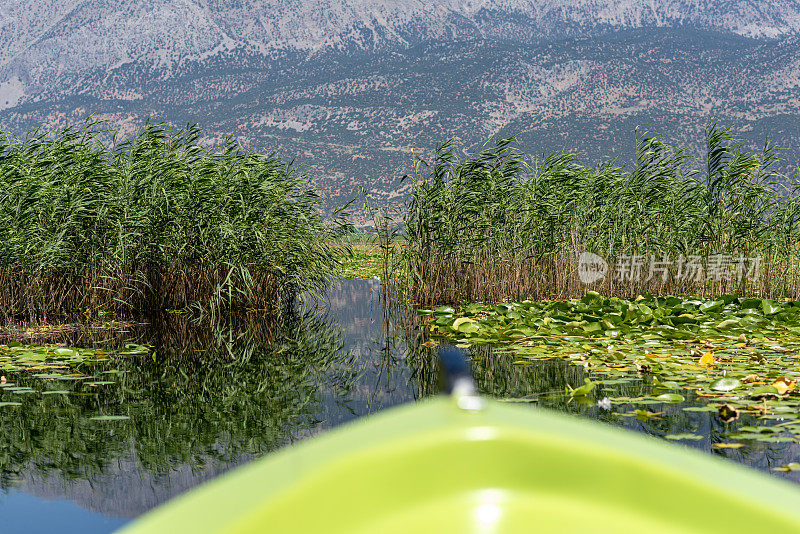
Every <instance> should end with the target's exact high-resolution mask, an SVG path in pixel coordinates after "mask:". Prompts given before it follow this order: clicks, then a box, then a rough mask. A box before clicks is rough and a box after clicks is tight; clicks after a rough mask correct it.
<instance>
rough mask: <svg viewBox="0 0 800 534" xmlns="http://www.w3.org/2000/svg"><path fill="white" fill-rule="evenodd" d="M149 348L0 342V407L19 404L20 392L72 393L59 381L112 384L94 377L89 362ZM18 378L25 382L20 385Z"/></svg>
mask: <svg viewBox="0 0 800 534" xmlns="http://www.w3.org/2000/svg"><path fill="white" fill-rule="evenodd" d="M149 352H150V348H149V347H146V346H143V345H135V344H129V345H127V346H126V347H125V349H124V350H122V351H118V352H114V353H113V354H112V353H108V352H105V351H103V350H100V349H86V348H74V347H64V346H57V345H25V344H22V343H19V342H12V343H9V344H7V345H0V408H2V407H19V406H22V404H23V403H22V402H21V401H20V399H21V397H20V396H26V397H27V396H30V395H34V396H35V395H38V394H41V395H69V394H73V393H76V392H75V391H74V388H73V389H66V388H65V386H63V384H69V383H73V384H74V383H78V382H80V383H81V385H82V386H85V387H97V386H103V385H112V384H114V383H115V382H113V381H109V380H96V379H94V378H93V374H94V373H93V372H92V369H93V367H92V366H93V365H95V364H99V363H101V362H106V361H108V360H110V358H112V357H125V356H145V355H147V354H148V353H149ZM97 372H99V373H100V374H101V375H111V374H116V373H118V371H115V370H113V369H112V370H110V371H109V370H105V371H97ZM19 381H22V382H23V383H26V384H27V385H22V384H20V383H19ZM51 384H62V386H59V387H57V388H56V389H53V388H52V387H49V385H51ZM32 386H33V387H32ZM81 394H85V393H81ZM90 419H91V420H95V421H119V420H124V419H128V417H127V416H118V415H99V416H96V417H91V418H90Z"/></svg>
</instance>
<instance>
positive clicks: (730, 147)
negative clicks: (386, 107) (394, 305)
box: [0, 122, 800, 322]
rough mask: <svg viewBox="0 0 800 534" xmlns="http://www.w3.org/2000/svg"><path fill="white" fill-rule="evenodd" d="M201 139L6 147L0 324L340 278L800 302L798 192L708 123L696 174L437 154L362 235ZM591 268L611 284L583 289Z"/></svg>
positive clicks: (426, 290) (665, 157)
mask: <svg viewBox="0 0 800 534" xmlns="http://www.w3.org/2000/svg"><path fill="white" fill-rule="evenodd" d="M204 135H205V133H204V131H203V130H202V129H200V128H199V127H197V126H187V127H186V128H183V129H176V128H172V127H169V126H165V125H161V124H156V125H153V124H147V125H146V126H145V127H143V128H142V129H140V130H139V131H138V132H136V133H135V134H134V135H132V136H130V137H129V138H126V139H121V138H119V137H120V136H118V134H117V133H115V132H113V131H109V130H107V129H105V127H104V126H103V123H97V122H94V123H93V122H86V123H85V124H83V125H81V126H75V127H70V128H66V129H63V130H59V131H57V132H52V133H46V132H39V131H37V132H33V133H31V134H29V135H28V136H26V137H25V138H23V139H18V138H13V137H10V136H0V246H2V247H3V250H4V254H3V255H2V257H1V258H2V259H0V283H1V284H2V288H1V289H0V316H2V317H3V318H4V320H6V321H9V320H13V319H21V320H35V321H39V322H46V321H47V319H48V318H59V317H62V318H63V317H66V316H68V315H73V316H74V315H76V314H78V313H83V314H84V315H87V317H88V316H89V315H91V314H95V315H97V314H98V312H101V311H102V312H107V313H108V314H109V315H114V314H118V315H119V316H122V317H141V316H146V315H148V314H153V313H159V312H162V311H165V310H183V311H188V312H190V313H192V314H193V315H200V316H212V317H222V316H224V315H229V314H235V313H238V312H242V311H248V310H271V311H275V310H279V309H281V308H282V307H286V306H289V305H291V303H292V302H293V300H294V298H295V296H296V295H298V294H301V293H303V292H312V293H313V292H319V291H321V290H322V289H323V288H324V287H325V285H326V283H327V282H328V281H329V280H330V279H331V278H333V277H335V276H342V277H356V278H380V279H383V280H392V285H393V286H394V288H393V289H392V294H393V295H395V296H396V297H397V298H400V299H401V300H403V301H405V302H407V303H414V305H416V306H423V307H430V306H433V305H442V304H466V303H469V302H477V301H479V302H499V301H508V300H525V299H531V300H561V299H568V298H580V297H581V296H583V295H584V294H585V293H586V292H587V291H597V292H599V293H601V294H604V295H606V296H609V297H611V296H617V297H624V298H633V297H635V296H637V295H646V294H654V295H683V296H688V295H699V296H714V295H726V294H737V295H741V296H758V297H762V298H794V299H797V298H798V297H800V266H799V265H798V260H797V258H798V249H799V248H800V198H799V197H798V191H800V182H799V181H798V176H792V177H787V176H782V175H779V174H778V173H777V172H775V171H774V170H773V168H774V167H775V162H776V161H777V160H778V158H779V151H778V149H776V148H775V147H774V146H772V145H771V144H770V143H769V142H767V143H765V145H764V146H763V148H762V149H761V150H757V151H754V150H747V149H745V148H743V146H742V144H741V143H740V142H739V141H738V140H737V139H735V138H734V137H733V136H732V134H731V133H730V130H729V129H727V128H721V127H718V126H717V125H716V124H709V126H708V128H707V130H706V139H705V145H706V146H705V155H704V157H703V158H700V160H695V159H693V158H690V157H689V156H688V155H687V151H686V149H684V148H680V147H676V146H673V145H670V144H667V143H665V142H663V141H662V140H661V139H660V138H659V137H658V136H655V135H651V134H645V135H639V134H638V133H637V137H636V139H637V147H638V148H637V159H636V161H635V163H634V164H633V165H631V166H627V167H625V166H620V165H618V164H617V163H615V162H611V163H604V164H599V165H597V166H594V167H587V166H582V165H580V164H579V163H578V156H577V155H576V154H567V153H557V154H552V155H550V156H547V157H544V158H542V159H535V158H532V157H530V156H529V155H528V154H526V153H524V152H522V151H521V150H520V149H519V148H518V147H517V145H516V143H515V141H514V139H513V138H508V139H495V140H493V142H492V143H487V144H486V145H484V147H483V148H482V149H480V150H479V151H477V152H475V153H471V154H466V155H464V156H460V157H459V156H457V154H456V147H455V145H454V143H453V142H452V141H450V142H446V143H444V144H442V145H440V146H439V147H438V148H437V151H436V155H435V158H434V159H433V161H431V162H427V161H424V160H423V159H421V158H418V159H417V161H416V162H415V167H414V171H413V172H412V173H410V174H409V175H407V176H404V177H403V179H402V180H410V181H411V182H412V187H411V193H410V195H409V196H408V197H407V200H406V203H405V204H404V205H403V206H402V207H401V208H400V209H399V210H396V211H394V212H391V211H390V210H389V209H388V208H383V209H377V208H375V207H373V206H370V200H369V195H368V194H367V193H366V192H365V193H364V200H365V206H364V208H365V213H366V214H367V216H368V217H369V218H371V219H372V222H373V226H374V229H373V231H372V232H371V233H368V234H355V233H353V232H352V231H349V232H348V227H349V223H346V222H345V223H343V222H342V221H341V220H336V221H331V220H328V219H326V218H325V216H324V215H323V211H322V209H321V208H322V202H321V200H320V197H319V195H318V194H317V193H316V192H315V191H314V190H313V189H312V188H311V187H310V183H309V179H308V177H307V176H305V175H303V174H302V172H301V171H300V169H299V168H298V167H297V166H295V165H294V164H293V163H289V162H285V161H282V160H281V159H279V158H277V157H276V156H275V155H274V154H268V155H265V154H260V153H258V152H256V151H254V150H251V149H246V148H244V147H242V146H241V145H239V144H238V143H237V142H236V141H235V140H233V139H225V140H222V141H221V142H220V143H219V144H218V145H217V146H214V147H207V146H203V145H202V140H203V137H204ZM350 230H352V228H351V227H350ZM587 254H589V255H590V256H591V257H592V258H594V261H595V262H597V261H599V262H600V263H601V264H602V265H600V267H601V268H602V269H603V272H602V273H601V275H600V276H597V277H595V278H593V279H592V280H590V281H589V283H587V282H586V280H585V279H584V280H583V281H581V278H582V276H581V274H586V273H585V272H584V273H582V272H581V271H580V269H585V268H587V265H585V264H584V263H582V261H583V259H584V258H585V256H586V255H587ZM625 262H628V263H627V265H626V263H625ZM715 263H717V264H718V265H716V266H715V265H714V264H715ZM589 267H592V268H598V264H597V263H595V264H593V265H589ZM656 267H657V268H656ZM625 269H627V273H626V272H622V271H624V270H625ZM590 274H591V273H590ZM687 274H688V276H687Z"/></svg>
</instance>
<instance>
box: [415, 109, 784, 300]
mask: <svg viewBox="0 0 800 534" xmlns="http://www.w3.org/2000/svg"><path fill="white" fill-rule="evenodd" d="M776 158H777V152H776V149H775V147H773V146H772V145H771V144H769V143H767V144H765V146H764V147H763V149H761V150H759V151H751V150H746V149H744V148H743V147H742V145H741V143H740V142H739V141H737V140H736V139H735V138H734V137H733V136H732V134H731V133H730V130H729V129H727V128H720V127H718V126H717V125H716V124H710V125H709V127H708V129H707V131H706V155H705V161H704V162H703V167H704V168H703V170H698V169H696V168H695V166H694V165H693V164H694V163H696V162H695V161H693V160H692V158H689V157H688V156H687V154H686V151H685V150H684V149H681V148H678V147H675V146H673V145H670V144H668V143H666V142H664V141H663V140H662V139H660V138H659V137H657V136H654V135H638V134H637V158H636V161H635V163H634V164H633V165H632V166H630V167H621V166H618V165H616V164H614V163H608V164H602V165H598V166H596V167H591V168H590V167H585V166H582V165H579V164H578V162H577V156H576V155H575V154H566V153H557V154H553V155H550V156H549V157H546V158H544V159H543V160H533V159H531V158H530V157H529V156H528V155H527V154H525V153H523V152H521V151H520V150H519V149H518V148H517V147H516V145H515V143H514V140H513V139H499V140H497V141H496V142H495V143H494V144H487V145H486V146H484V147H483V148H482V149H481V150H480V151H479V152H477V153H474V154H471V155H468V156H466V157H464V158H459V157H458V156H457V154H456V151H455V146H454V144H453V143H452V142H447V143H444V144H443V145H441V146H440V147H439V148H438V150H437V153H436V157H435V159H434V161H432V162H430V163H429V162H427V161H424V160H419V161H418V164H417V167H416V169H415V171H414V173H412V174H411V175H410V177H409V178H410V179H411V180H412V181H413V191H412V194H411V197H410V199H409V202H408V206H407V212H406V215H405V221H404V222H405V228H406V231H407V238H408V239H407V242H406V247H405V248H404V250H405V251H406V256H405V259H406V263H407V267H408V270H409V284H410V285H411V287H412V288H413V294H414V298H415V300H416V301H417V302H422V303H444V302H457V301H460V302H464V301H472V300H492V301H497V300H502V299H504V298H566V297H575V296H580V295H582V294H583V293H584V291H585V290H586V289H587V284H585V283H583V282H581V281H580V279H579V276H578V275H579V271H578V267H579V258H580V257H581V254H582V253H585V252H590V253H593V254H596V255H597V257H600V258H602V259H604V260H605V262H606V266H605V267H606V268H607V269H608V271H607V272H606V273H605V276H604V277H603V278H602V279H598V280H596V281H592V282H591V283H590V284H589V285H588V288H589V289H595V290H598V291H600V292H602V293H604V294H616V295H620V296H635V295H637V294H644V293H646V292H652V293H654V294H666V293H671V294H704V295H708V294H723V293H729V292H740V293H757V294H760V295H762V296H777V295H793V296H796V295H798V291H799V290H800V276H799V275H800V270H799V269H798V262H797V257H798V255H797V253H798V245H799V244H800V232H798V230H799V228H798V226H799V225H800V211H798V210H799V209H800V199H799V198H798V195H797V192H798V189H797V180H796V179H795V180H794V181H792V180H790V179H789V178H787V177H785V176H780V175H778V174H777V173H776V172H774V170H773V167H774V163H775V161H776ZM626 258H627V260H628V261H634V260H632V258H636V260H635V261H636V262H638V263H636V264H635V265H632V266H631V267H635V268H637V269H640V270H643V271H644V272H642V273H639V274H642V276H637V277H634V276H628V277H626V276H617V275H618V274H619V273H616V272H614V271H615V267H616V266H618V265H620V264H621V262H623V260H625V259H626ZM756 258H757V259H758V261H759V262H760V266H759V268H758V269H754V270H753V271H754V272H753V273H745V272H743V271H749V270H750V269H751V267H752V265H746V264H745V263H746V260H752V261H754V259H756ZM665 259H668V260H669V263H670V264H671V265H670V266H669V267H668V268H666V270H665V271H664V272H663V273H662V272H661V271H658V270H657V271H656V272H655V273H653V271H651V270H650V266H652V265H658V264H659V263H667V261H664V260H665ZM689 259H691V260H692V261H693V262H694V264H695V267H696V269H697V271H696V273H693V275H692V276H683V277H679V276H678V275H679V274H680V273H679V272H677V271H678V269H679V268H680V267H679V264H680V262H683V264H684V265H685V264H686V261H689ZM723 259H724V260H725V261H727V264H726V265H725V268H727V269H728V271H727V272H726V274H729V275H731V276H715V272H716V274H719V272H717V271H715V270H714V268H713V267H714V265H713V263H714V262H715V261H718V262H720V261H723ZM630 274H633V273H630ZM653 274H655V275H656V276H653ZM661 274H665V276H661ZM744 274H750V275H753V274H757V275H758V276H743V275H744ZM648 275H650V276H648Z"/></svg>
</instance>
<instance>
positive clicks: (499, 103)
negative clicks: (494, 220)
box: [0, 0, 800, 195]
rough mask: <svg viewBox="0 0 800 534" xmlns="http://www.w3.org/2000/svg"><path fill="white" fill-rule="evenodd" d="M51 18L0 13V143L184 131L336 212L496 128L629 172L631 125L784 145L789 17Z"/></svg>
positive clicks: (420, 6) (296, 12)
mask: <svg viewBox="0 0 800 534" xmlns="http://www.w3.org/2000/svg"><path fill="white" fill-rule="evenodd" d="M53 4H54V3H53V2H45V1H44V0H26V2H19V0H0V110H2V111H0V127H3V128H6V129H11V130H14V131H16V132H21V131H24V130H25V129H27V128H29V127H31V126H33V125H36V124H39V123H41V122H47V123H52V124H59V125H63V124H66V123H69V122H72V121H75V120H80V119H81V118H83V117H85V116H86V115H87V114H88V113H100V114H103V116H104V117H106V118H108V119H110V120H112V122H114V123H116V124H119V125H121V126H122V127H124V128H129V127H133V126H134V125H136V124H138V123H139V122H140V121H141V120H142V119H143V118H144V117H147V116H149V115H158V116H161V117H165V118H167V119H169V120H172V121H175V122H178V123H185V122H189V121H197V122H200V123H201V124H202V125H204V126H207V127H209V128H210V129H211V131H212V135H221V134H226V133H233V134H236V135H238V136H240V137H242V138H243V139H244V140H246V141H247V142H249V143H253V144H258V145H263V146H266V147H270V148H274V149H277V150H279V151H280V152H282V153H285V154H286V155H297V156H298V159H299V160H300V161H302V162H304V163H305V164H307V165H308V166H309V168H310V170H312V171H313V172H314V173H315V174H316V175H317V176H318V178H319V182H320V183H321V184H322V185H323V186H324V187H326V188H327V189H329V190H332V191H334V192H335V193H337V194H339V195H348V194H350V192H352V191H353V190H354V188H355V187H356V185H357V184H359V183H366V184H368V185H369V184H371V185H374V186H376V187H379V188H381V189H383V190H385V191H389V190H390V189H392V188H393V187H394V185H395V182H394V180H395V178H396V175H397V173H398V172H399V169H398V167H403V165H406V164H408V163H409V162H410V159H411V148H417V149H419V150H421V151H423V153H424V152H429V150H430V148H431V146H432V144H433V143H435V142H436V141H440V140H443V139H445V138H447V137H451V136H456V137H459V138H461V139H462V140H464V141H465V142H468V143H474V142H478V141H480V140H483V139H485V138H486V137H487V136H488V135H490V134H493V133H496V132H497V131H498V130H500V129H501V128H503V127H504V131H507V132H509V133H519V134H520V138H521V140H522V141H523V143H524V144H525V145H526V146H527V147H529V148H530V149H531V150H536V151H543V150H552V149H556V148H568V149H580V150H581V151H583V152H585V153H587V154H588V156H589V157H591V158H600V157H603V156H621V157H626V156H629V155H630V149H631V148H632V146H633V133H632V132H633V129H634V128H635V127H636V126H637V125H643V126H649V127H653V128H656V129H659V130H661V131H663V132H665V133H667V134H669V135H671V136H672V137H674V138H675V139H678V140H684V141H689V140H692V139H696V137H697V135H698V132H699V131H700V130H701V129H702V125H703V124H704V123H705V121H706V120H707V118H708V117H709V116H716V117H719V118H720V119H722V120H726V121H728V122H734V123H736V124H737V125H738V126H739V127H740V128H741V129H742V131H743V132H744V134H745V135H746V136H749V137H750V138H752V139H753V140H754V141H757V140H759V139H760V138H761V137H763V135H764V134H767V133H768V134H770V135H772V136H773V137H776V139H777V141H778V142H779V143H781V144H783V145H785V146H797V143H798V140H800V126H798V124H800V121H798V117H800V0H768V1H758V0H650V1H641V0H639V1H634V0H628V1H612V0H569V1H567V0H438V1H434V0H394V1H393V0H351V1H345V0H283V1H281V0H278V1H275V0H225V1H223V0H195V1H192V0H136V1H134V0H64V1H61V2H57V3H55V4H58V5H55V6H54V5H53ZM789 157H794V156H791V155H790V156H789ZM394 194H395V195H397V194H400V192H395V193H394Z"/></svg>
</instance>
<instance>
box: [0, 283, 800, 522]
mask: <svg viewBox="0 0 800 534" xmlns="http://www.w3.org/2000/svg"><path fill="white" fill-rule="evenodd" d="M70 336H71V337H70ZM424 340H425V339H424V338H423V336H422V334H421V333H420V332H419V331H417V330H414V329H412V328H403V327H401V326H400V325H399V324H397V323H396V322H395V321H391V320H388V319H387V317H386V315H385V314H384V310H383V307H382V304H381V299H380V286H379V284H378V282H377V281H373V280H352V281H341V282H338V283H337V284H335V285H334V287H332V288H331V290H330V292H329V294H328V298H327V300H326V302H319V303H316V304H315V303H313V302H312V303H308V304H307V305H306V306H305V307H304V308H303V309H302V310H298V312H297V313H296V314H293V315H292V316H290V317H288V318H284V319H282V320H279V321H271V322H267V321H264V320H263V319H259V320H252V321H249V322H248V323H247V324H237V325H229V326H227V327H221V328H216V329H210V328H197V327H195V326H192V325H191V323H189V322H188V321H180V320H175V321H172V320H170V321H165V322H164V323H163V324H157V325H149V326H147V327H144V326H143V327H136V328H131V329H129V331H128V332H125V333H116V334H102V335H97V334H93V335H90V336H86V335H84V334H80V333H75V334H70V335H67V337H66V338H65V339H61V340H60V341H62V342H66V343H68V344H77V345H89V346H103V347H108V348H109V349H113V348H115V347H121V346H124V344H125V343H128V342H134V343H137V344H148V345H151V346H153V347H154V348H155V355H154V357H153V358H149V359H142V358H137V359H125V360H121V361H119V360H117V361H113V362H106V363H104V364H100V365H97V366H96V368H93V369H89V370H86V369H84V370H83V371H84V372H85V373H88V374H93V375H94V380H92V381H93V382H94V383H95V384H94V385H89V382H92V381H87V380H83V381H73V382H69V383H67V384H65V383H63V382H62V381H45V380H42V379H40V378H35V377H26V376H11V375H10V376H9V377H8V379H9V380H14V381H15V382H17V383H18V384H20V385H28V386H30V387H31V388H32V389H34V390H35V391H34V392H33V393H28V394H12V393H9V392H5V391H4V392H3V393H2V395H0V401H14V402H21V403H22V405H21V406H3V407H0V425H1V427H0V488H2V491H0V531H2V532H26V533H31V532H55V531H59V532H81V533H90V532H109V531H112V530H114V529H115V528H117V527H119V526H121V525H123V524H125V523H126V522H128V521H130V520H132V519H133V518H135V517H137V516H138V515H140V514H142V513H144V512H146V511H147V510H149V509H151V508H153V507H155V506H157V505H158V504H160V503H163V502H165V501H167V500H169V499H170V498H172V497H174V496H175V495H178V494H180V493H182V492H184V491H186V490H188V489H189V488H192V487H194V486H196V485H198V484H200V483H201V482H203V481H205V480H208V479H210V478H213V477H215V476H218V475H219V474H221V473H223V472H225V471H226V470H228V469H230V468H232V467H235V466H237V465H240V464H243V463H246V462H248V461H250V460H252V459H253V458H256V457H259V456H262V455H264V454H268V453H269V452H270V451H273V450H276V449H278V448H280V447H282V446H285V445H287V444H289V443H292V442H294V441H297V440H300V439H303V438H305V437H308V436H312V435H314V434H317V433H320V432H323V431H325V430H327V429H330V428H331V427H334V426H337V425H340V424H342V423H345V422H347V421H350V420H352V419H355V418H357V417H362V416H364V415H368V414H371V413H375V412H378V411H380V410H383V409H386V408H388V407H391V406H395V405H398V404H403V403H408V402H413V401H414V400H416V399H417V398H420V397H422V396H425V395H427V394H430V393H431V392H433V391H435V372H434V366H433V358H432V353H431V351H430V350H429V349H426V348H424V347H423V346H422V345H421V343H422V342H423V341H424ZM474 356H475V363H474V367H475V374H476V377H477V382H478V386H479V388H480V389H481V390H482V391H483V392H485V393H487V394H491V395H493V396H496V397H499V398H510V399H521V398H522V399H525V400H526V402H529V403H530V404H531V405H532V406H536V405H542V406H547V407H551V408H555V409H559V410H562V411H568V412H574V413H578V414H580V415H583V416H586V417H590V418H593V419H599V420H603V421H607V422H608V423H610V424H615V425H622V426H626V427H629V428H631V429H633V430H636V431H640V432H644V433H648V434H652V435H656V436H664V435H666V434H674V433H682V432H692V433H694V434H698V435H701V436H703V438H702V439H701V440H697V441H682V442H680V445H686V446H691V447H696V448H699V449H702V450H705V451H708V452H709V453H710V454H717V455H722V456H726V457H729V458H731V459H732V460H735V461H738V462H741V463H744V464H747V465H749V466H752V467H754V468H757V469H761V470H764V471H767V472H769V473H771V474H772V475H774V476H779V477H785V478H789V479H791V480H794V481H795V482H800V474H798V473H796V472H795V473H788V474H787V473H782V472H775V471H772V470H771V468H772V467H775V466H780V465H782V464H786V463H788V462H792V461H798V458H800V449H799V448H798V445H797V444H794V443H752V444H749V445H748V446H747V447H745V448H742V449H737V450H733V449H714V448H712V444H713V443H717V442H721V441H724V439H723V438H722V435H721V434H722V430H723V428H724V424H723V423H722V422H720V421H719V419H718V418H717V417H716V414H714V413H708V412H687V411H684V410H683V409H682V408H683V407H685V406H686V405H685V404H684V405H681V406H671V405H658V406H650V407H648V409H650V410H652V411H660V412H663V414H662V415H661V416H660V418H659V419H650V420H647V421H639V420H637V419H634V418H621V417H619V416H614V415H613V414H612V413H611V412H609V411H606V410H603V409H601V408H599V407H597V406H596V405H595V404H584V405H581V404H578V403H576V402H568V401H567V400H566V399H565V398H564V396H563V395H561V393H563V391H564V388H565V387H566V385H567V384H570V385H571V386H577V385H580V384H582V383H583V378H584V373H583V370H582V369H581V368H578V367H574V366H571V365H568V364H567V363H565V362H553V361H551V362H541V363H537V364H536V365H533V366H525V367H520V366H516V365H513V359H512V358H510V357H508V356H503V355H498V354H493V353H492V352H491V351H490V350H489V349H480V350H477V351H476V352H475V353H474ZM619 387H623V386H619ZM646 387H647V386H646V384H644V383H643V384H636V383H633V384H630V383H629V384H625V385H624V388H625V390H624V391H623V393H624V394H626V395H628V396H632V397H633V396H637V395H639V394H640V393H638V392H637V388H639V389H644V388H646ZM64 390H66V391H68V393H51V394H45V392H46V391H50V392H55V391H64ZM598 393H599V394H600V396H602V395H603V394H604V392H603V391H599V392H598ZM606 394H608V395H609V396H612V395H614V394H616V395H619V394H620V392H619V391H617V392H614V391H611V390H609V391H608V392H606ZM12 397H13V398H12ZM698 405H699V404H698ZM615 410H617V411H619V410H620V407H615ZM97 415H120V416H127V417H129V419H127V420H121V421H95V420H91V419H90V417H94V416H97ZM735 424H737V425H747V424H759V423H758V422H757V421H755V420H752V419H748V418H747V417H743V418H742V420H740V421H737V422H736V423H735ZM761 424H763V422H762V423H761Z"/></svg>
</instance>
